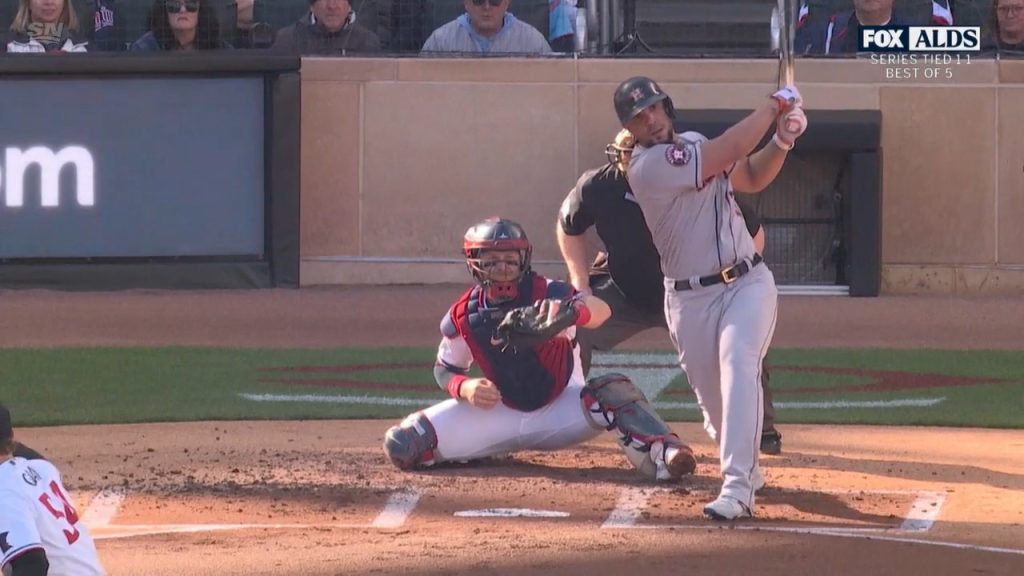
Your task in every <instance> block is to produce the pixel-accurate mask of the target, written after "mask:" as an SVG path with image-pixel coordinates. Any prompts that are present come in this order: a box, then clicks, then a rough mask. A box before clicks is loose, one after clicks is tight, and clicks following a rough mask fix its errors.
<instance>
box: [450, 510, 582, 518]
mask: <svg viewBox="0 0 1024 576" xmlns="http://www.w3.org/2000/svg"><path fill="white" fill-rule="evenodd" d="M455 516H460V517H462V518H568V517H569V513H568V512H559V511H557V510H534V509H532V508H484V509H483V510H459V511H458V512H456V513H455Z"/></svg>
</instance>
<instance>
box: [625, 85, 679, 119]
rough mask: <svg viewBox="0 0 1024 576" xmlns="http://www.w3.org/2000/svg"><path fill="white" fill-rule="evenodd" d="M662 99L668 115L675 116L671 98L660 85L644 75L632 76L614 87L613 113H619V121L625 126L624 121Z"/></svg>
mask: <svg viewBox="0 0 1024 576" xmlns="http://www.w3.org/2000/svg"><path fill="white" fill-rule="evenodd" d="M662 100H664V101H665V112H666V113H667V114H668V117H669V118H675V117H676V113H675V107H674V106H673V105H672V99H671V98H669V97H668V94H666V93H665V92H664V91H663V90H662V89H661V86H658V83H657V82H655V81H654V80H651V79H650V78H647V77H646V76H634V77H633V78H630V79H629V80H626V81H625V82H623V83H622V84H619V87H618V88H616V89H615V98H614V102H615V113H616V114H618V115H619V123H620V124H622V125H623V126H625V124H626V122H629V121H630V120H631V119H633V117H635V116H636V115H637V114H639V113H640V111H641V110H643V109H644V108H647V107H648V106H650V105H652V104H654V103H655V102H661V101H662Z"/></svg>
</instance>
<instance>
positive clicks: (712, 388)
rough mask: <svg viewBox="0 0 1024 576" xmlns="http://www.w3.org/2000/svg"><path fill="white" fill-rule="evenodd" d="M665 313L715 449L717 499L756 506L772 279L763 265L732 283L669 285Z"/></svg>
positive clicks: (774, 306) (773, 306)
mask: <svg viewBox="0 0 1024 576" xmlns="http://www.w3.org/2000/svg"><path fill="white" fill-rule="evenodd" d="M665 315H666V318H667V320H668V326H669V334H670V335H671V337H672V342H673V343H674V344H675V346H676V350H677V351H678V352H679V363H680V365H681V366H682V367H683V370H684V371H685V372H686V377H687V380H689V382H690V386H691V387H693V391H694V393H696V395H697V403H698V404H699V405H700V407H701V410H702V411H703V412H704V429H705V430H707V432H708V434H709V435H711V438H712V439H713V440H715V441H716V442H717V443H718V445H719V450H720V465H721V469H722V477H723V479H724V482H723V484H722V492H721V493H722V495H725V496H731V497H733V498H735V499H737V500H739V501H740V502H743V503H744V504H746V505H747V506H748V507H749V508H750V509H751V510H753V509H754V490H753V488H752V486H751V474H753V472H754V469H755V468H756V467H757V466H758V450H759V447H760V443H761V428H762V425H763V420H764V398H763V396H762V394H763V390H762V388H761V366H762V364H761V362H762V360H764V357H765V354H767V352H768V346H769V344H771V340H772V336H773V335H774V333H775V320H776V317H777V315H778V290H777V289H776V287H775V276H774V275H773V274H772V272H771V270H769V269H768V267H767V266H765V265H764V264H760V265H758V266H757V267H755V268H754V269H753V270H751V271H750V272H749V273H747V274H745V275H744V276H742V277H740V278H739V279H738V280H736V281H735V282H733V283H732V284H729V285H725V284H716V285H714V286H709V287H706V288H698V289H696V290H686V291H683V292H677V291H676V290H675V288H674V287H673V286H672V285H671V284H670V283H669V282H668V281H667V282H666V289H665Z"/></svg>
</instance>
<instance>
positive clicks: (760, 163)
mask: <svg viewBox="0 0 1024 576" xmlns="http://www.w3.org/2000/svg"><path fill="white" fill-rule="evenodd" d="M786 155H787V152H786V151H785V150H783V149H782V148H779V146H778V145H777V144H775V141H774V140H772V141H771V142H768V144H766V145H765V146H764V148H761V149H760V150H758V151H757V152H755V153H754V154H752V155H750V157H749V158H748V159H747V161H748V162H749V166H750V186H751V189H750V190H745V192H760V191H762V190H764V189H765V188H767V187H768V185H769V184H771V183H772V182H773V181H774V180H775V178H776V177H777V176H778V175H779V172H780V171H781V170H782V165H783V164H785V163H786Z"/></svg>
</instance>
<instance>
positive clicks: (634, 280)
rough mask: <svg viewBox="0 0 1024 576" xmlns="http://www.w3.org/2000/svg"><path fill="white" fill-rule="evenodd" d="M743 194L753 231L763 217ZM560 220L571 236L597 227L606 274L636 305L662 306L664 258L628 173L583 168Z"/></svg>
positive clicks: (746, 217) (741, 203)
mask: <svg viewBox="0 0 1024 576" xmlns="http://www.w3.org/2000/svg"><path fill="white" fill-rule="evenodd" d="M740 196H741V195H737V204H738V205H739V207H740V210H741V211H742V212H743V218H744V220H746V223H747V230H749V231H750V235H751V236H754V235H755V234H756V233H757V229H758V228H760V227H761V220H760V218H759V217H758V215H757V213H756V210H754V209H753V207H752V206H750V205H749V204H748V203H747V202H746V201H741V199H740ZM558 220H559V224H560V225H561V227H562V231H563V232H565V234H566V235H567V236H580V235H582V234H584V233H586V231H587V229H588V228H590V227H591V226H596V227H597V235H598V237H600V238H601V241H602V242H603V243H604V246H605V251H606V252H607V253H608V260H607V263H606V264H605V265H606V266H607V269H606V273H608V274H611V277H612V280H613V281H614V282H615V284H616V285H617V286H618V287H619V290H621V291H622V293H623V294H624V295H625V296H626V298H627V299H628V300H629V301H630V302H632V303H633V304H634V305H636V306H638V307H641V308H644V309H646V310H650V311H660V310H662V309H663V307H664V298H665V284H664V282H663V281H664V275H663V274H662V272H661V257H660V256H659V255H658V250H657V248H655V247H654V240H653V239H652V238H651V231H650V230H649V229H648V228H647V222H646V221H645V220H644V215H643V212H641V211H640V205H639V204H637V202H636V198H634V197H633V191H632V190H631V189H630V187H629V183H628V182H627V181H626V177H625V175H624V174H622V173H621V172H619V170H618V169H616V168H615V165H614V164H607V165H605V166H604V167H602V168H597V169H594V170H588V171H587V172H584V173H583V175H582V176H580V179H579V180H577V181H576V186H575V187H573V189H572V190H571V191H570V192H569V195H568V196H566V197H565V200H564V201H563V202H562V208H561V210H560V212H559V219H558ZM601 271H602V270H600V269H599V270H598V272H601Z"/></svg>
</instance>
